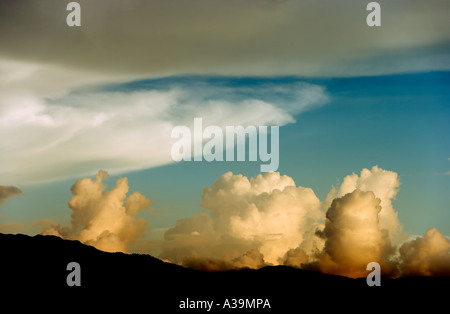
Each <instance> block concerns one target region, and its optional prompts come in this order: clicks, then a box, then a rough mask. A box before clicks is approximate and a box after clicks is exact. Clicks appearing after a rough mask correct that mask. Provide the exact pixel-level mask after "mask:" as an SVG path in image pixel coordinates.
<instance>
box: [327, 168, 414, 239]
mask: <svg viewBox="0 0 450 314" xmlns="http://www.w3.org/2000/svg"><path fill="white" fill-rule="evenodd" d="M399 186H400V181H399V178H398V175H397V173H396V172H393V171H388V170H383V169H381V168H379V167H378V166H374V167H372V169H370V170H369V169H363V170H361V174H360V175H359V176H358V175H357V174H355V173H352V174H351V175H348V176H346V177H345V178H344V180H343V181H342V183H341V185H340V186H339V187H338V188H337V189H336V188H333V189H331V191H330V192H329V194H328V195H327V198H326V200H325V202H324V208H325V209H328V208H329V207H330V205H331V202H332V201H333V200H334V199H335V198H337V197H342V196H344V195H346V194H348V193H351V192H353V191H354V190H356V189H359V190H361V191H371V192H373V193H374V194H375V197H377V198H378V199H379V200H380V207H381V210H380V213H379V223H380V228H382V229H386V230H387V231H388V232H389V237H390V239H391V241H393V242H394V243H399V242H401V241H404V240H405V239H406V237H405V235H404V234H402V229H403V227H402V225H401V224H400V222H399V220H398V213H397V212H396V211H395V210H394V207H393V205H392V201H393V200H394V199H395V197H396V195H397V193H398V189H399Z"/></svg>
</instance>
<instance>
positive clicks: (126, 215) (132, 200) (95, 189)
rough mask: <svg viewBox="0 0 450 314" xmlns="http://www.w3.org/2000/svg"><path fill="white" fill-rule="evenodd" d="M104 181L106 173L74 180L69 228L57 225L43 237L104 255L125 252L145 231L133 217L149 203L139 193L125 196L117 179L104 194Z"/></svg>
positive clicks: (122, 182)
mask: <svg viewBox="0 0 450 314" xmlns="http://www.w3.org/2000/svg"><path fill="white" fill-rule="evenodd" d="M107 177H108V174H107V173H106V172H105V171H99V172H98V174H97V175H96V177H95V180H92V179H91V178H83V179H80V180H77V181H76V182H75V184H74V185H73V186H72V188H71V190H72V194H73V196H72V198H71V199H70V201H69V207H70V208H71V210H72V215H71V227H62V226H59V225H56V226H52V227H50V228H47V229H46V230H45V231H44V232H43V233H42V234H44V235H57V236H60V237H62V238H65V239H71V240H79V241H80V242H82V243H85V244H88V245H92V246H95V247H96V248H98V249H100V250H103V251H108V252H116V251H119V252H126V251H127V248H128V246H129V245H130V244H131V243H132V242H133V241H134V240H136V239H137V238H138V237H139V236H140V235H142V234H143V232H144V231H145V228H146V224H147V222H146V220H145V219H143V218H136V215H137V214H138V213H139V212H140V211H141V210H142V209H144V208H146V207H147V206H148V205H150V203H151V201H150V200H148V199H147V198H145V196H143V195H142V194H140V193H139V192H134V193H132V194H131V195H128V196H127V193H128V180H127V178H119V179H118V180H117V181H116V185H115V186H114V187H113V188H112V189H111V190H109V191H105V190H106V186H105V185H104V184H103V183H102V181H103V180H104V179H106V178H107Z"/></svg>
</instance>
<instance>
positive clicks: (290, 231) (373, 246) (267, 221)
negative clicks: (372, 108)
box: [160, 166, 450, 278]
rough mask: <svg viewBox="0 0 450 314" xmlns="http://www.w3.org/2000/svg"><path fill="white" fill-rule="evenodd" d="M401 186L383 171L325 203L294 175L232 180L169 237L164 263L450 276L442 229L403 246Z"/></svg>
mask: <svg viewBox="0 0 450 314" xmlns="http://www.w3.org/2000/svg"><path fill="white" fill-rule="evenodd" d="M399 185H400V183H399V179H398V174H397V173H395V172H392V171H387V170H383V169H381V168H379V167H377V166H375V167H373V168H372V169H370V170H369V169H363V170H362V171H361V174H360V175H357V174H351V175H349V176H346V177H345V178H344V180H343V181H342V184H341V185H340V186H339V187H338V188H333V189H332V190H331V191H330V193H329V194H328V196H327V198H326V200H324V201H323V202H320V200H319V199H318V198H317V197H316V195H315V194H314V192H313V190H311V189H309V188H304V187H298V186H296V185H295V182H294V181H293V179H292V178H290V177H288V176H286V175H283V176H282V175H280V174H279V173H276V172H269V173H265V174H263V175H258V176H256V177H253V178H247V177H245V176H243V175H235V174H232V173H231V172H227V173H225V174H223V175H222V176H221V177H220V178H218V179H217V180H216V182H214V184H212V185H211V186H209V187H206V188H204V190H203V193H202V202H201V203H200V205H201V206H202V207H203V211H202V212H201V213H199V214H196V215H194V216H192V217H188V218H184V219H180V220H178V221H177V222H176V224H175V226H174V227H173V228H170V229H168V230H167V231H166V233H165V235H164V237H165V239H164V241H163V242H162V243H161V248H162V252H161V255H160V258H163V259H165V260H167V261H170V262H174V263H178V264H181V265H184V266H186V267H191V268H195V269H202V270H212V271H217V270H226V269H235V268H260V267H263V266H266V265H289V266H293V267H299V268H304V269H314V270H319V271H321V272H325V273H330V274H336V275H342V276H348V277H352V278H356V277H365V276H367V274H368V273H367V270H366V266H367V264H368V263H370V262H378V263H379V264H380V265H381V272H382V274H383V275H384V276H388V277H397V276H409V275H441V274H448V272H449V271H448V266H447V265H448V264H449V261H448V257H449V254H450V244H449V240H448V239H447V238H446V237H444V236H442V234H441V233H439V231H438V230H437V229H436V228H432V229H430V230H428V231H427V232H426V234H425V235H424V237H418V238H417V239H415V240H412V241H405V240H401V239H406V238H407V234H405V233H404V232H403V231H402V225H401V224H400V223H399V221H398V217H397V212H396V211H395V210H394V208H393V205H392V200H393V199H394V198H395V196H396V194H397V192H398V187H399ZM383 206H384V207H383ZM402 243H403V245H401V244H402ZM398 247H400V249H399V250H398Z"/></svg>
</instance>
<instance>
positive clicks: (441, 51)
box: [0, 0, 450, 77]
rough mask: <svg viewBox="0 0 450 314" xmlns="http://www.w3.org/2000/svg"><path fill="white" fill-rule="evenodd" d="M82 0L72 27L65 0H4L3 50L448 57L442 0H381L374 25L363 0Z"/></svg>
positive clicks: (141, 70) (164, 56)
mask: <svg viewBox="0 0 450 314" xmlns="http://www.w3.org/2000/svg"><path fill="white" fill-rule="evenodd" d="M78 2H79V3H80V5H81V11H82V18H81V21H82V22H81V23H82V26H81V27H74V28H71V27H68V26H67V25H66V24H65V17H66V15H67V14H68V12H67V11H66V5H67V3H65V2H61V1H57V0H47V1H45V2H42V1H40V2H39V3H34V2H33V3H30V2H28V1H23V0H14V1H12V0H6V1H2V3H1V8H0V41H1V42H2V43H5V44H4V45H2V47H1V48H0V55H3V56H5V57H9V58H11V57H14V58H17V59H18V60H19V61H20V60H24V61H31V62H38V63H41V64H58V65H62V66H63V67H65V68H70V69H81V70H89V71H93V72H98V73H105V74H108V75H112V76H117V75H123V76H125V75H130V74H131V75H134V76H135V77H137V76H142V75H146V76H149V75H150V76H162V75H177V74H180V73H194V74H220V75H230V74H231V75H302V76H307V75H319V76H348V75H371V74H380V73H393V72H399V71H430V70H437V69H448V66H449V65H448V62H447V58H448V52H447V51H448V42H449V39H450V37H449V35H448V32H447V30H448V26H449V24H448V16H447V14H446V12H447V10H446V8H448V3H447V2H446V0H429V1H427V2H426V4H424V2H423V1H420V0H410V1H408V2H407V3H405V2H402V1H386V0H381V1H380V4H381V7H382V27H379V28H377V29H373V28H371V27H368V26H367V25H366V23H365V20H366V16H367V14H368V12H367V11H366V5H367V3H366V2H359V3H355V1H351V0H347V1H339V3H336V1H332V0H326V1H321V2H320V3H317V2H316V1H284V0H283V1H270V0H262V1H261V0H259V1H245V2H242V1H235V0H232V1H209V0H193V1H189V2H186V1H182V0H176V1H170V2H167V1H162V0H152V1H140V0H134V1H128V2H127V3H126V4H124V3H123V2H122V1H119V0H114V1H108V3H107V4H105V3H97V2H93V1H87V0H80V1H78ZM199 8H200V9H199ZM423 12H427V14H423ZM30 25H31V27H30ZM411 33H413V34H414V36H410V34H411ZM380 61H381V62H380Z"/></svg>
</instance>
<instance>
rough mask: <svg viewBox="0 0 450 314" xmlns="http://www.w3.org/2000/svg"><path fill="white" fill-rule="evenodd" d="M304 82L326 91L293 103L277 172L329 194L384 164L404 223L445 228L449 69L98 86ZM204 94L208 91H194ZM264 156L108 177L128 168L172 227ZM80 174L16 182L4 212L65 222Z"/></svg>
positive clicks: (155, 213)
mask: <svg viewBox="0 0 450 314" xmlns="http://www.w3.org/2000/svg"><path fill="white" fill-rule="evenodd" d="M300 82H301V84H304V83H308V84H311V85H313V86H319V87H321V88H323V91H324V94H326V96H327V97H326V101H325V100H322V103H321V104H320V105H318V106H312V107H306V108H304V109H302V110H301V111H302V112H300V113H297V112H296V111H295V110H294V113H292V116H293V117H294V119H295V122H294V123H286V124H285V125H283V126H282V127H281V128H280V167H279V171H280V173H281V174H286V175H288V176H290V177H292V178H293V179H294V180H295V182H296V184H297V185H298V186H304V187H310V188H312V189H313V190H314V192H315V193H316V195H317V196H318V197H319V198H320V199H321V200H324V199H325V197H326V195H327V193H328V192H329V190H330V189H331V187H332V186H333V185H334V186H337V185H338V183H339V181H342V179H343V178H344V177H345V176H346V175H349V174H351V173H352V172H355V173H359V172H360V171H361V170H362V169H363V168H369V169H370V168H371V167H372V166H375V165H378V166H379V167H381V168H383V169H385V170H390V171H394V172H397V173H398V175H399V178H400V182H401V186H400V192H399V194H398V195H397V199H396V200H395V201H394V208H395V209H396V210H397V211H398V212H399V218H400V221H401V222H402V223H403V225H404V230H406V231H408V232H409V233H411V234H423V233H424V232H425V231H426V230H427V229H428V228H430V227H437V228H438V229H439V230H440V231H441V232H442V233H443V234H446V235H449V234H450V227H449V225H448V223H447V222H448V221H449V220H450V210H449V207H448V206H449V205H448V204H450V195H449V193H448V191H449V188H450V175H448V174H447V175H445V173H447V172H448V171H449V170H450V160H449V158H450V140H449V138H448V134H450V123H449V122H450V105H449V104H450V92H449V89H448V86H449V83H450V72H426V73H413V74H401V75H386V76H372V77H352V78H312V79H311V78H309V79H308V78H304V77H292V76H289V77H223V76H222V77H211V76H206V77H205V76H184V77H168V78H160V79H148V80H139V81H133V82H130V83H125V84H120V85H117V84H115V85H106V86H103V87H101V88H97V89H100V90H103V91H104V90H106V91H108V90H114V91H121V92H123V93H131V92H135V91H136V90H147V91H148V90H155V89H156V90H159V91H161V90H165V89H166V90H170V89H171V88H173V87H174V86H176V87H177V88H189V87H193V88H194V89H197V88H198V86H203V87H205V88H209V89H211V90H213V91H216V93H215V96H214V97H216V98H223V99H225V98H227V97H228V100H229V98H232V99H233V101H239V99H240V98H242V99H246V98H255V97H258V95H257V94H258V92H260V95H259V97H261V98H263V99H265V100H267V101H272V102H273V103H275V104H279V106H281V107H282V106H283V104H285V103H289V102H290V101H292V100H295V99H294V98H293V97H294V96H293V95H292V94H291V93H284V92H282V93H277V92H273V91H270V90H267V89H265V87H267V86H269V85H270V86H272V87H273V86H277V87H283V86H288V87H291V86H294V85H295V84H296V83H300ZM274 90H275V91H276V90H277V89H274ZM230 91H233V92H231V93H230ZM75 93H76V92H75ZM208 95H210V94H209V92H207V91H206V92H203V94H201V95H200V96H198V97H206V98H207V97H209V96H208ZM217 95H219V96H217ZM198 97H197V98H195V99H198ZM183 105H184V104H183V103H182V104H181V105H180V106H183ZM291 112H292V111H291ZM191 118H193V117H191ZM186 119H188V120H189V117H186ZM259 164H260V162H253V163H252V162H205V161H203V162H181V163H176V164H173V163H171V164H166V165H161V166H156V167H151V168H149V169H143V170H137V171H125V172H122V173H120V174H113V175H112V176H111V177H110V178H109V179H108V180H106V182H107V184H108V185H109V187H111V186H113V183H114V181H115V180H116V179H117V178H118V177H121V176H126V177H128V179H129V185H130V190H131V191H139V192H141V193H142V194H144V195H145V196H146V197H148V198H149V199H151V200H152V201H153V204H152V208H153V209H152V211H149V212H148V211H146V212H142V213H141V214H140V215H141V216H142V217H145V218H147V220H148V225H149V227H150V228H153V229H157V228H168V227H171V226H173V225H174V223H175V221H176V220H177V219H180V218H184V217H189V216H192V215H193V214H195V213H199V212H200V211H201V208H200V207H199V205H198V204H199V203H200V197H201V192H202V189H203V188H204V187H206V186H210V185H211V184H212V183H213V182H214V181H215V180H216V179H217V178H219V177H220V175H222V174H223V173H224V172H226V171H233V172H234V173H241V174H244V175H246V176H248V177H251V176H255V175H257V174H258V173H259ZM104 170H109V169H107V168H106V169H104ZM94 174H95V173H92V174H91V175H94ZM75 178H80V177H73V176H72V177H70V178H66V179H64V180H58V181H56V182H49V183H39V184H28V185H23V186H20V188H21V189H22V191H23V194H21V195H20V196H17V197H16V198H15V199H12V200H10V201H8V202H6V203H5V204H3V205H2V207H1V217H0V222H1V223H5V222H18V223H32V222H33V221H36V220H39V219H46V218H51V219H53V220H55V221H58V222H61V223H69V219H70V210H69V208H68V206H67V202H68V200H69V199H70V197H71V193H70V187H71V185H72V184H73V183H74V181H75ZM148 235H149V236H152V234H151V233H149V234H148ZM153 236H154V235H153Z"/></svg>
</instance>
